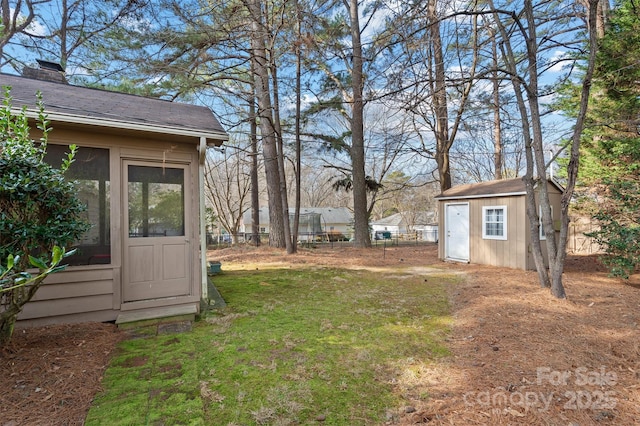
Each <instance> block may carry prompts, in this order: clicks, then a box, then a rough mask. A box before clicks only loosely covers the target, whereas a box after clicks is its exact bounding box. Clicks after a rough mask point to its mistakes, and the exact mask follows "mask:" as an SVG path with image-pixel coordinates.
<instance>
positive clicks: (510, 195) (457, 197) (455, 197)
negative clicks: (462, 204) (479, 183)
mask: <svg viewBox="0 0 640 426" xmlns="http://www.w3.org/2000/svg"><path fill="white" fill-rule="evenodd" d="M526 194H527V193H526V192H524V191H523V192H505V193H504V194H482V195H458V196H451V197H434V198H436V199H437V200H471V199H474V198H497V197H515V196H518V195H526Z"/></svg>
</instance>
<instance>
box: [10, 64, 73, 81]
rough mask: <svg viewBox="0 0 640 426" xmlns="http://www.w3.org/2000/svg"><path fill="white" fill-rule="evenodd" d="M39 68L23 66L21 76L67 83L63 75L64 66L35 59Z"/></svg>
mask: <svg viewBox="0 0 640 426" xmlns="http://www.w3.org/2000/svg"><path fill="white" fill-rule="evenodd" d="M37 61H38V65H39V66H40V67H39V68H30V67H24V68H23V69H22V76H23V77H27V78H32V79H35V80H44V81H51V82H54V83H63V84H69V83H68V82H67V78H66V77H65V75H64V68H62V66H61V65H60V64H58V63H55V62H49V61H43V60H42V59H37Z"/></svg>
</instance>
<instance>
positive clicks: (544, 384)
mask: <svg viewBox="0 0 640 426" xmlns="http://www.w3.org/2000/svg"><path fill="white" fill-rule="evenodd" d="M208 257H209V258H211V259H216V260H221V261H222V269H223V271H224V269H225V262H228V261H233V262H234V263H236V264H237V262H242V264H243V265H244V266H245V267H246V268H255V267H256V266H255V265H257V264H258V262H260V265H263V264H264V263H263V262H269V263H273V264H277V265H288V264H309V265H320V266H335V267H358V268H362V267H367V268H384V267H387V266H407V267H414V268H412V269H411V270H415V271H416V273H420V270H422V269H423V267H425V266H430V265H433V266H435V267H438V268H442V269H444V270H446V271H448V272H451V273H456V274H461V276H462V277H464V278H463V279H462V281H461V282H460V283H459V284H456V285H452V286H451V288H450V296H451V302H452V309H453V313H454V327H453V330H452V334H451V335H450V336H449V338H448V346H449V348H450V350H451V356H449V357H447V358H445V359H444V360H441V361H438V362H436V363H434V362H432V361H431V360H430V359H429V358H428V357H427V356H425V359H418V358H416V359H412V360H407V363H406V365H402V366H401V368H402V370H401V371H398V374H397V378H396V379H395V380H394V385H395V386H396V391H397V393H398V394H399V395H401V396H402V397H403V399H404V401H405V403H406V406H403V407H398V408H397V413H399V415H394V416H391V417H390V418H391V420H390V421H389V423H394V424H403V425H409V424H433V425H479V424H482V425H500V424H502V425H507V424H511V425H516V424H517V425H520V424H522V425H570V424H574V425H592V424H603V425H632V424H640V331H639V324H640V284H639V283H640V279H639V278H638V277H633V278H632V280H631V282H630V283H624V282H622V281H620V280H617V279H612V278H608V277H607V276H606V272H604V269H603V268H602V266H601V265H600V264H599V263H598V262H597V260H596V259H595V258H594V257H570V258H569V259H568V261H567V269H566V273H565V275H564V282H565V285H566V288H567V294H568V299H567V300H555V299H554V298H553V297H551V296H550V295H549V293H548V291H547V290H544V289H540V288H539V286H538V284H537V276H536V274H535V273H533V272H530V271H529V272H525V271H518V270H512V269H505V268H492V267H486V266H478V265H461V264H448V263H442V262H439V261H438V260H437V259H436V248H435V246H434V245H430V246H409V247H400V248H398V247H391V248H387V250H386V251H385V252H384V257H383V251H382V249H381V248H378V249H375V250H360V249H353V248H349V247H339V246H336V247H335V248H333V249H316V250H313V249H303V250H300V253H299V254H296V255H294V256H286V255H284V254H283V253H282V251H279V250H273V249H269V248H260V249H257V250H256V249H253V248H249V249H247V248H242V249H239V248H229V249H225V250H218V251H214V252H210V253H209V256H208ZM260 267H262V266H260ZM121 336H122V335H121V334H120V333H117V332H116V330H115V327H114V326H113V325H109V324H82V325H68V326H53V327H46V328H37V329H29V330H25V331H22V330H19V331H17V332H16V335H15V336H14V339H13V341H12V343H11V344H10V346H9V347H8V348H6V349H4V350H0V362H1V365H0V426H15V425H32V424H38V425H63V424H65V425H67V424H68V425H74V424H82V423H83V422H84V418H85V416H86V412H87V410H88V408H89V406H90V404H91V401H92V399H93V397H94V395H95V393H96V392H97V391H98V390H99V389H100V380H101V377H102V374H103V372H104V369H105V366H106V365H107V363H108V360H109V358H110V357H111V355H112V352H113V350H114V348H115V345H116V342H117V341H118V340H120V339H121ZM580 368H584V369H585V370H584V372H585V373H592V374H599V373H601V372H603V373H604V374H607V375H609V376H607V377H610V375H611V374H615V376H616V378H615V384H605V385H602V386H593V385H583V384H580V383H579V382H576V380H577V377H576V372H577V371H583V370H578V369H580ZM539 371H541V372H546V373H547V374H553V373H556V372H557V373H560V372H565V371H568V372H570V373H571V376H570V377H568V378H567V381H566V384H558V385H555V386H554V385H553V384H551V383H550V380H549V376H548V375H546V376H545V375H544V373H540V375H539V373H538V372H539ZM607 391H608V392H612V393H610V394H609V395H610V396H611V398H612V400H613V401H614V402H615V407H613V408H606V407H595V406H594V404H593V402H594V400H595V397H594V395H597V393H596V392H607ZM552 392H553V395H554V398H553V400H552V402H551V403H550V404H549V407H548V409H545V408H544V406H542V405H541V404H539V405H533V404H530V405H529V406H527V405H526V404H523V403H522V398H520V397H519V396H524V395H529V396H530V397H532V396H533V395H534V394H536V395H540V394H542V395H543V396H544V397H545V398H547V397H548V395H549V394H550V393H552ZM580 392H581V394H582V408H580V409H571V408H567V406H566V405H567V402H570V400H569V399H568V397H567V396H566V395H571V393H574V394H575V395H578V393H580ZM484 396H488V397H489V398H493V400H491V399H490V400H489V403H486V401H485V400H484V399H482V398H483V397H484ZM589 396H590V398H591V401H592V404H591V406H589V407H586V405H587V404H586V403H587V402H588V399H587V397H589ZM465 397H466V398H465ZM500 398H503V399H500ZM538 398H539V396H538ZM538 402H540V400H539V399H538ZM576 408H579V407H577V404H576Z"/></svg>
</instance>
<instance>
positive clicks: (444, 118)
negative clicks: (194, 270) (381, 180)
mask: <svg viewBox="0 0 640 426" xmlns="http://www.w3.org/2000/svg"><path fill="white" fill-rule="evenodd" d="M437 10H438V2H437V0H433V1H430V2H429V3H428V4H427V21H428V25H429V35H430V37H431V43H432V49H433V67H434V69H435V87H434V91H433V94H432V98H431V99H432V102H433V110H434V113H435V126H436V128H435V138H436V164H437V165H438V174H439V177H440V189H441V190H442V191H446V190H447V189H449V188H451V184H452V182H451V169H450V166H449V150H450V148H451V142H450V140H449V110H448V106H447V88H446V72H445V66H444V54H443V52H442V39H441V37H440V20H439V19H438V16H437Z"/></svg>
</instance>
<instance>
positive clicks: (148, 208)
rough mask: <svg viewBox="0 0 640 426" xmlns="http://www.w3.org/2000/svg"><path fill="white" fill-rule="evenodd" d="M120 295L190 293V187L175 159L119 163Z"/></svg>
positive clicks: (129, 299)
mask: <svg viewBox="0 0 640 426" xmlns="http://www.w3.org/2000/svg"><path fill="white" fill-rule="evenodd" d="M122 170H123V179H122V182H123V191H122V193H123V211H124V222H123V223H124V227H125V229H124V237H123V239H124V249H123V255H124V259H123V262H122V264H123V279H122V285H123V291H122V294H123V301H124V302H133V301H138V300H146V299H157V298H163V297H175V296H184V295H188V294H189V293H190V288H191V286H190V269H191V268H190V267H189V265H190V262H189V258H190V247H189V245H190V242H189V239H188V236H189V235H190V233H189V231H190V229H189V227H190V223H189V221H188V220H187V218H189V217H191V215H190V213H189V211H188V210H189V203H188V202H187V201H188V200H189V199H190V187H189V179H187V176H188V173H187V172H188V168H187V166H185V165H178V164H166V163H164V164H157V165H155V164H148V163H142V162H136V161H124V163H123V168H122Z"/></svg>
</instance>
